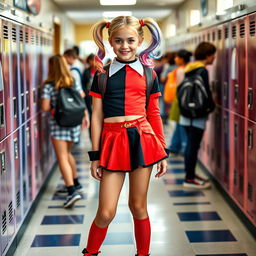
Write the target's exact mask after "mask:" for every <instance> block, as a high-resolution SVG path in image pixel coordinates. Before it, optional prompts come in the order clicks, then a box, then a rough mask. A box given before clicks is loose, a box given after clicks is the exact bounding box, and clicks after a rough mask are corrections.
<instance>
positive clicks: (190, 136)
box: [184, 126, 204, 179]
mask: <svg viewBox="0 0 256 256" xmlns="http://www.w3.org/2000/svg"><path fill="white" fill-rule="evenodd" d="M184 127H185V130H186V133H187V147H186V150H185V172H186V177H185V179H194V178H195V168H196V162H197V154H198V151H199V148H200V144H201V141H202V138H203V134H204V130H203V129H199V128H196V127H193V126H184Z"/></svg>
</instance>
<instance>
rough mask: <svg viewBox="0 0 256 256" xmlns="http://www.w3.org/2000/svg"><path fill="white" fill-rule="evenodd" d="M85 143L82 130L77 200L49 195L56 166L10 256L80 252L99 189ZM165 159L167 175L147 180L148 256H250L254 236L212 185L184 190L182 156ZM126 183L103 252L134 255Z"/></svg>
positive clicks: (254, 248)
mask: <svg viewBox="0 0 256 256" xmlns="http://www.w3.org/2000/svg"><path fill="white" fill-rule="evenodd" d="M165 129H166V131H168V130H169V129H170V128H169V127H168V126H167V127H165ZM167 141H169V136H167ZM89 145H90V143H89V139H88V136H87V132H86V134H85V132H84V133H83V137H82V140H81V143H80V144H79V145H76V147H75V148H74V151H73V152H74V155H75V157H76V161H77V165H78V169H79V174H80V181H81V183H82V185H83V187H84V190H85V193H84V194H83V198H82V200H80V201H78V202H77V203H76V204H75V207H74V208H73V209H69V210H67V209H64V208H62V204H63V202H64V199H65V197H61V196H54V192H55V190H56V188H57V187H58V186H60V185H62V184H63V180H62V179H61V177H60V173H59V171H58V169H57V168H55V170H54V173H53V175H52V176H51V178H50V181H49V183H48V185H47V188H46V190H45V192H44V193H43V195H42V197H41V198H40V201H39V203H38V206H37V208H36V210H35V211H34V212H33V216H32V218H31V220H30V222H29V224H28V226H27V229H26V231H25V233H24V234H23V237H22V239H21V241H20V243H19V245H18V247H17V250H16V251H15V253H14V254H13V255H14V256H46V255H47V256H60V255H62V256H71V255H72V256H79V255H82V253H81V251H82V250H83V248H84V247H85V245H86V240H87V234H88V230H89V228H90V225H91V222H92V220H93V218H94V216H95V213H96V209H97V200H98V199H97V198H98V187H99V183H98V181H96V180H94V179H93V178H92V177H91V176H90V172H89V160H88V156H87V151H88V150H89ZM168 162H169V165H168V173H167V174H166V175H165V176H164V177H163V178H160V179H155V178H154V175H152V178H151V183H150V189H149V195H148V210H149V214H150V218H151V228H152V239H151V250H150V252H151V254H150V255H151V256H206V255H212V256H217V255H218V256H255V255H256V243H255V240H254V238H253V237H252V235H251V234H250V233H249V232H248V230H247V229H246V227H245V226H244V224H242V222H241V221H240V220H239V218H238V217H237V216H236V215H235V213H234V212H233V210H232V209H231V208H230V206H229V205H228V204H227V202H226V201H225V200H224V198H223V197H222V196H221V194H220V192H219V191H218V190H217V189H216V188H215V187H214V186H213V188H212V189H209V190H201V191H199V190H193V189H187V188H186V189H185V188H183V186H182V182H183V176H184V164H183V159H182V157H172V158H169V159H168ZM198 168H199V167H198ZM200 172H202V171H201V170H200ZM154 173H155V170H154V171H153V174H154ZM127 181H128V179H127V177H126V182H125V185H124V187H123V190H122V193H121V197H120V201H119V206H118V210H117V215H116V217H115V219H114V220H113V222H112V223H111V224H110V227H109V231H108V234H107V237H106V239H105V241H104V244H103V246H102V248H101V254H100V255H102V256H117V255H122V256H133V255H135V253H136V251H135V245H134V237H133V232H132V231H133V221H132V216H131V214H130V212H129V209H128V207H127V194H128V183H127Z"/></svg>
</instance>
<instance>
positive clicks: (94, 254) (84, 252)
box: [82, 248, 100, 256]
mask: <svg viewBox="0 0 256 256" xmlns="http://www.w3.org/2000/svg"><path fill="white" fill-rule="evenodd" d="M82 253H83V254H84V256H97V255H98V254H99V253H100V252H96V253H90V252H88V251H87V250H86V249H85V248H84V249H83V251H82Z"/></svg>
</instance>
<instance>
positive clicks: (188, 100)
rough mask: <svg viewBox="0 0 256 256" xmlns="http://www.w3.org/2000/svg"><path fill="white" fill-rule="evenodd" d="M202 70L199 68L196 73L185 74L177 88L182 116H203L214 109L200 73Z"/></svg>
mask: <svg viewBox="0 0 256 256" xmlns="http://www.w3.org/2000/svg"><path fill="white" fill-rule="evenodd" d="M203 70H204V69H200V70H199V72H197V73H196V74H193V75H189V76H185V78H184V80H183V81H182V83H181V84H180V85H179V87H178V88H177V98H178V102H179V108H180V113H181V114H182V115H183V116H184V117H188V118H198V117H205V116H207V115H208V114H209V113H210V112H212V111H213V109H214V103H213V100H212V97H211V95H209V93H208V92H207V90H206V88H205V84H204V80H203V78H202V76H201V75H200V74H201V72H202V71H203Z"/></svg>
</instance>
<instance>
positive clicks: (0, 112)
mask: <svg viewBox="0 0 256 256" xmlns="http://www.w3.org/2000/svg"><path fill="white" fill-rule="evenodd" d="M0 127H1V128H2V127H4V104H3V103H2V104H0Z"/></svg>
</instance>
